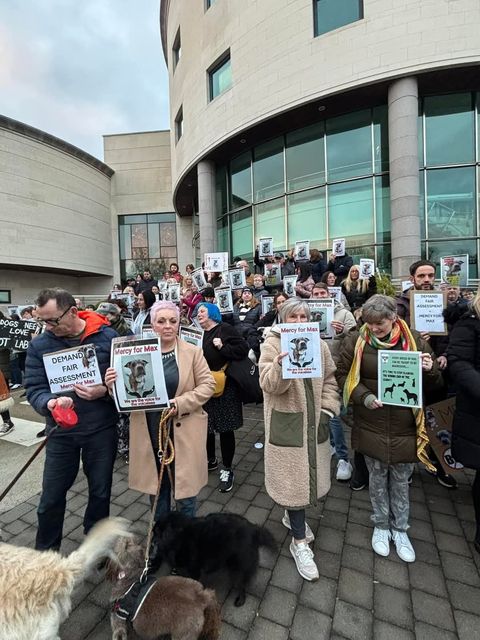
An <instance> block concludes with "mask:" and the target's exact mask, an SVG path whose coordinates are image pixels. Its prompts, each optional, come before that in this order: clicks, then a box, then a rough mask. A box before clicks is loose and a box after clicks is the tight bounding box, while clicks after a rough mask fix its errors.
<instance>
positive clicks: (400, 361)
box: [378, 349, 422, 408]
mask: <svg viewBox="0 0 480 640" xmlns="http://www.w3.org/2000/svg"><path fill="white" fill-rule="evenodd" d="M420 356H421V352H420V351H394V350H393V349H379V351H378V399H379V400H380V402H382V404H390V405H394V406H397V407H410V408H413V407H417V408H419V407H421V406H422V359H421V357H420Z"/></svg>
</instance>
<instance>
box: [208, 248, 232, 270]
mask: <svg viewBox="0 0 480 640" xmlns="http://www.w3.org/2000/svg"><path fill="white" fill-rule="evenodd" d="M205 271H209V272H215V273H216V272H221V271H228V253H226V252H221V253H206V254H205Z"/></svg>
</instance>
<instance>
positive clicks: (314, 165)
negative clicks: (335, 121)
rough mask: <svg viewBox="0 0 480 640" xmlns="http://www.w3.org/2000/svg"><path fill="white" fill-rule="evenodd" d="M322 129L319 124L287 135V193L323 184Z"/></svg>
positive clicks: (323, 155) (323, 153)
mask: <svg viewBox="0 0 480 640" xmlns="http://www.w3.org/2000/svg"><path fill="white" fill-rule="evenodd" d="M324 128H325V127H324V124H323V122H321V123H319V124H315V125H313V126H311V127H305V128H304V129H300V130H298V131H292V133H288V134H287V137H286V149H285V154H286V167H287V191H295V190H297V189H305V188H306V187H313V186H315V185H319V184H322V183H324V182H325V148H324V141H323V133H324Z"/></svg>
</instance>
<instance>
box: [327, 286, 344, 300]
mask: <svg viewBox="0 0 480 640" xmlns="http://www.w3.org/2000/svg"><path fill="white" fill-rule="evenodd" d="M328 293H329V294H330V297H331V298H333V299H334V300H336V301H337V302H341V301H342V287H328Z"/></svg>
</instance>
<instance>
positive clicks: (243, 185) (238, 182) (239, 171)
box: [217, 151, 252, 213]
mask: <svg viewBox="0 0 480 640" xmlns="http://www.w3.org/2000/svg"><path fill="white" fill-rule="evenodd" d="M230 194H231V195H230V209H238V208H239V207H244V206H245V205H246V204H250V203H251V202H252V174H251V154H250V151H248V152H247V153H243V154H242V155H241V156H238V157H237V158H233V160H232V161H231V162H230ZM217 213H218V210H217Z"/></svg>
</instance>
